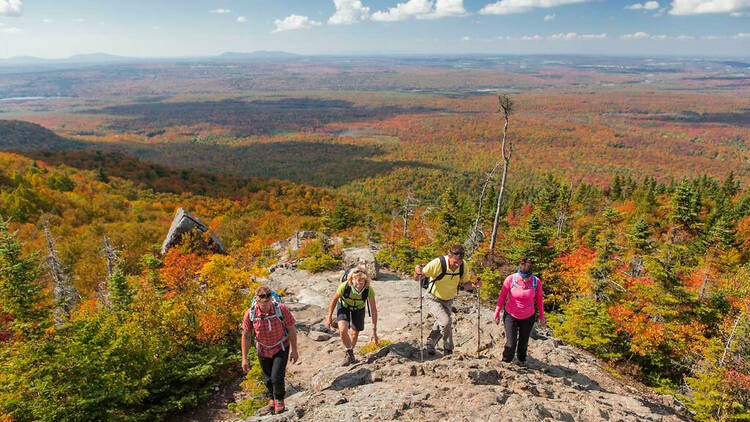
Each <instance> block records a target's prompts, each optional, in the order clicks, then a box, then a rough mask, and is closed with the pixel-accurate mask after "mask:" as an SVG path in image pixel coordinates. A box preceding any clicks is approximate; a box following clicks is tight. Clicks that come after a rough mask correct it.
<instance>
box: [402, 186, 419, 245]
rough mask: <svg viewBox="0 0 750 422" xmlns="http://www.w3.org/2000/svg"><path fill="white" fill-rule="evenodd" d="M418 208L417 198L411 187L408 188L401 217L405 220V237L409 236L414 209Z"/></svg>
mask: <svg viewBox="0 0 750 422" xmlns="http://www.w3.org/2000/svg"><path fill="white" fill-rule="evenodd" d="M416 208H417V200H416V199H415V198H414V195H412V193H411V189H407V190H406V198H405V199H404V203H403V205H402V206H401V218H402V219H403V220H404V237H408V236H409V218H411V217H412V216H413V215H414V210H415V209H416Z"/></svg>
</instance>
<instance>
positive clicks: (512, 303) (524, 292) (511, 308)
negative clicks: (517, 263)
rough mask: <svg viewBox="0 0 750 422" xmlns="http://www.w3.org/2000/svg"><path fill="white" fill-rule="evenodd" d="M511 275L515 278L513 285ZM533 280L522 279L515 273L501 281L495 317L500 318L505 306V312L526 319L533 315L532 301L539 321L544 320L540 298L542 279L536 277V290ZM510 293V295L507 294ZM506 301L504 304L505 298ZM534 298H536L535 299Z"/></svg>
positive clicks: (542, 304)
mask: <svg viewBox="0 0 750 422" xmlns="http://www.w3.org/2000/svg"><path fill="white" fill-rule="evenodd" d="M513 277H517V278H516V286H515V287H513V288H512V289H511V286H512V285H513ZM533 286H534V282H533V280H532V279H531V278H528V279H526V280H524V279H523V278H521V276H520V275H519V274H518V273H516V274H511V275H509V276H508V277H507V278H506V279H505V281H504V282H503V288H502V290H501V291H500V297H499V298H498V299H497V308H495V319H498V318H500V312H502V310H503V306H504V307H505V312H507V313H509V314H510V315H511V316H512V317H514V318H518V319H526V318H528V317H530V316H532V315H534V302H535V301H536V307H537V309H538V310H539V321H541V322H544V321H545V319H544V302H543V300H542V295H543V294H542V280H539V279H538V278H537V287H536V290H534V288H533ZM508 293H510V295H509V294H508ZM506 298H507V299H508V301H507V302H508V303H507V304H506V303H505V302H506V300H505V299H506ZM535 299H536V300H535Z"/></svg>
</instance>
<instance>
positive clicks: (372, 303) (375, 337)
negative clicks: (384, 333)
mask: <svg viewBox="0 0 750 422" xmlns="http://www.w3.org/2000/svg"><path fill="white" fill-rule="evenodd" d="M367 302H368V303H369V304H370V313H372V341H374V342H375V344H378V341H379V339H378V307H377V306H376V305H375V297H370V298H367Z"/></svg>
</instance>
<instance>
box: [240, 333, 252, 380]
mask: <svg viewBox="0 0 750 422" xmlns="http://www.w3.org/2000/svg"><path fill="white" fill-rule="evenodd" d="M252 344H253V334H252V330H249V331H248V330H245V329H244V328H243V330H242V370H243V371H245V372H247V371H249V370H250V364H249V363H248V361H247V353H248V352H249V351H250V347H251V346H252Z"/></svg>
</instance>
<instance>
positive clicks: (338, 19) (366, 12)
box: [328, 0, 370, 25]
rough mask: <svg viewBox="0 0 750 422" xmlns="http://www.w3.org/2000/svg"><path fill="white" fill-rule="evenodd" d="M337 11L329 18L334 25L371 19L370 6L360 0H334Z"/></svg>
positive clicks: (329, 21)
mask: <svg viewBox="0 0 750 422" xmlns="http://www.w3.org/2000/svg"><path fill="white" fill-rule="evenodd" d="M333 5H334V6H335V7H336V11H335V12H334V13H333V15H331V17H330V18H328V23H329V24H332V25H350V24H353V23H357V22H362V21H366V20H368V19H370V8H369V7H365V6H364V5H362V2H361V1H360V0H333Z"/></svg>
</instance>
